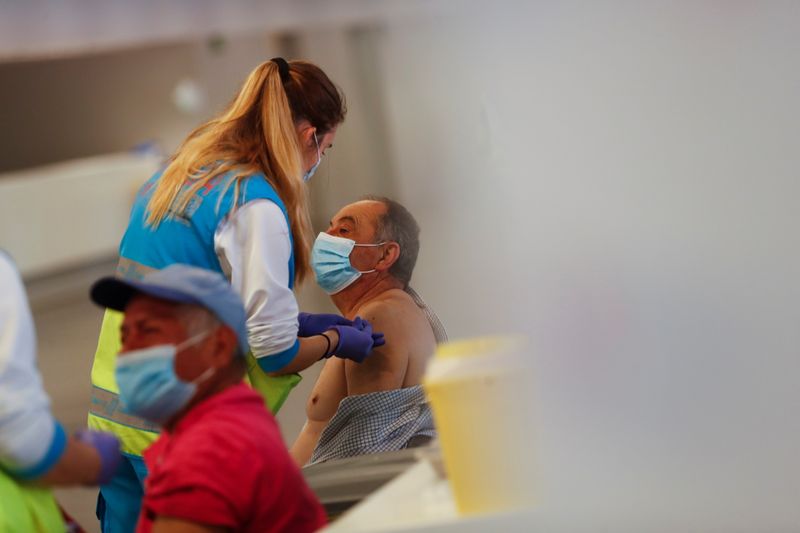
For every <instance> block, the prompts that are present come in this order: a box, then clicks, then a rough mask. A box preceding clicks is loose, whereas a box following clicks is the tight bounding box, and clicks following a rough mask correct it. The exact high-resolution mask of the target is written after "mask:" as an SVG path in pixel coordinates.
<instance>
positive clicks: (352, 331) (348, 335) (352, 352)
mask: <svg viewBox="0 0 800 533" xmlns="http://www.w3.org/2000/svg"><path fill="white" fill-rule="evenodd" d="M328 329H335V330H336V332H337V333H338V334H339V344H337V345H336V348H335V349H334V350H333V353H332V354H331V355H335V356H336V357H341V358H342V359H350V360H352V361H355V362H356V363H361V362H363V361H364V359H366V358H367V357H368V356H369V354H371V353H372V349H373V348H377V347H378V346H383V345H384V344H386V341H385V340H384V338H383V333H373V332H372V324H370V323H369V322H368V321H366V320H364V319H362V318H361V317H356V319H355V320H353V325H352V326H334V327H332V328H328Z"/></svg>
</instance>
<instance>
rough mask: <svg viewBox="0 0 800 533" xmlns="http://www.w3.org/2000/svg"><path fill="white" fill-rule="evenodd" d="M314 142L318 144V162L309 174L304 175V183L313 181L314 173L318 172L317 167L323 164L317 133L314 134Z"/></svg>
mask: <svg viewBox="0 0 800 533" xmlns="http://www.w3.org/2000/svg"><path fill="white" fill-rule="evenodd" d="M314 142H315V143H317V162H316V163H314V166H313V167H311V168H310V169H309V170H308V172H306V173H305V174H304V175H303V181H308V180H310V179H311V176H313V175H314V172H316V171H317V167H319V164H320V163H322V153H320V151H319V141H318V140H317V132H314Z"/></svg>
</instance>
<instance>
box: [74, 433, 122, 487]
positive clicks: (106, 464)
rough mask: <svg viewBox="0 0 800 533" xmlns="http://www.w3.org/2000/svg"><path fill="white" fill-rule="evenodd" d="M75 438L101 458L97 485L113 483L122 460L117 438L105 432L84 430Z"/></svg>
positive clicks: (76, 434)
mask: <svg viewBox="0 0 800 533" xmlns="http://www.w3.org/2000/svg"><path fill="white" fill-rule="evenodd" d="M75 438H76V439H78V440H79V441H81V442H83V443H84V444H88V445H89V446H91V447H92V448H94V449H95V450H97V454H98V455H99V456H100V475H98V476H97V484H98V485H105V484H106V483H108V482H109V481H111V478H113V477H114V473H116V471H117V466H119V461H120V459H121V458H122V456H121V455H120V453H119V440H118V439H117V437H115V436H114V435H112V434H111V433H106V432H104V431H92V430H91V429H82V430H80V431H78V432H77V433H75Z"/></svg>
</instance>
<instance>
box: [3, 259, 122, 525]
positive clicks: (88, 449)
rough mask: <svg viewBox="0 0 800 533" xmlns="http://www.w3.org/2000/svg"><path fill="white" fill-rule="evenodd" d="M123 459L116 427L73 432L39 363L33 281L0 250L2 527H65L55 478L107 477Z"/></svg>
mask: <svg viewBox="0 0 800 533" xmlns="http://www.w3.org/2000/svg"><path fill="white" fill-rule="evenodd" d="M119 461H120V454H119V441H117V438H116V437H114V436H113V435H111V434H110V433H99V432H95V431H89V430H82V431H79V432H78V433H76V434H75V435H73V436H71V437H68V436H67V434H66V432H65V431H64V428H63V427H62V426H61V424H59V422H58V421H57V420H56V419H55V418H54V417H53V414H52V412H51V411H50V400H49V399H48V397H47V393H46V392H45V391H44V389H43V388H42V380H41V377H40V376H39V372H38V371H37V369H36V332H35V331H34V328H33V317H32V316H31V311H30V308H29V306H28V299H27V297H26V296H25V288H24V287H23V285H22V280H21V279H20V277H19V273H18V272H17V269H16V267H15V266H14V263H13V262H12V261H11V258H10V257H8V256H7V255H5V254H4V253H3V251H2V250H0V531H2V532H3V533H15V532H21V533H31V532H36V531H42V532H49V531H64V529H65V527H66V526H65V524H64V521H63V519H62V516H61V512H60V511H59V509H58V506H57V505H56V502H55V500H54V499H53V496H52V494H51V493H50V491H49V490H48V489H47V488H46V487H47V486H56V485H61V486H66V485H96V484H98V483H106V482H108V480H109V479H110V478H111V476H112V475H113V473H114V471H115V470H116V468H117V465H118V464H119Z"/></svg>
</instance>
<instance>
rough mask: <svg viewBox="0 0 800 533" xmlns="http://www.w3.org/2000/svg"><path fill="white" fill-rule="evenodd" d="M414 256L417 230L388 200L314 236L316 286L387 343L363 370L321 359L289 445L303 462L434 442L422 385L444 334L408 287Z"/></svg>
mask: <svg viewBox="0 0 800 533" xmlns="http://www.w3.org/2000/svg"><path fill="white" fill-rule="evenodd" d="M418 253H419V226H418V225H417V223H416V221H415V220H414V218H413V217H412V216H411V214H410V213H409V212H408V211H407V210H406V209H405V208H404V207H403V206H402V205H400V204H399V203H397V202H395V201H393V200H390V199H388V198H370V199H367V200H363V201H360V202H356V203H354V204H350V205H348V206H345V207H344V208H342V210H341V211H339V212H338V213H337V214H336V216H335V217H334V218H333V220H332V221H331V223H330V227H329V228H328V230H327V232H326V233H320V235H319V237H318V238H317V241H316V242H315V244H314V249H313V251H312V259H311V262H312V268H313V269H314V274H315V275H316V278H317V283H318V284H319V285H320V287H322V289H324V290H325V291H326V292H327V293H328V294H330V296H331V300H332V301H333V303H334V304H335V305H336V307H337V308H338V309H339V311H340V312H341V313H342V315H344V316H345V317H346V318H348V319H351V320H358V318H357V317H363V318H365V319H367V320H368V321H369V322H370V323H371V324H372V325H373V327H374V328H375V330H376V331H381V332H383V334H384V336H385V339H386V344H385V345H384V346H382V347H379V348H375V349H373V351H372V354H371V355H370V356H369V358H367V359H366V360H365V361H364V362H363V363H360V364H358V363H355V362H353V361H345V360H343V359H338V358H332V359H329V360H328V361H326V362H325V367H324V368H323V369H322V373H321V374H320V377H319V380H318V381H317V383H316V385H315V387H314V390H313V391H312V393H311V397H310V398H309V401H308V404H307V406H306V414H307V417H308V420H307V422H306V424H305V426H304V427H303V430H302V431H301V433H300V435H299V437H298V438H297V440H296V441H295V443H294V445H293V446H292V450H291V454H292V457H293V458H294V459H295V461H296V462H297V463H298V464H299V465H305V464H307V463H309V462H310V463H311V464H313V463H318V462H322V461H327V460H330V459H336V458H341V457H350V456H355V455H363V454H368V453H375V452H382V451H391V450H399V449H402V448H406V447H409V446H417V445H422V444H425V443H427V442H428V441H429V440H430V439H431V438H433V436H435V429H434V426H433V419H432V416H431V412H430V407H429V406H428V403H427V401H426V399H425V395H424V393H423V391H422V387H421V386H420V381H421V379H422V375H423V372H424V370H425V365H426V363H427V361H428V359H429V358H430V356H431V355H432V354H433V351H434V349H435V347H436V343H437V342H442V341H444V340H446V335H445V333H444V328H442V326H441V323H440V322H439V320H438V318H436V315H435V314H434V313H433V312H432V311H431V310H430V309H428V308H427V307H426V306H425V304H424V303H423V302H422V300H421V299H420V298H419V296H418V295H417V294H416V293H415V292H414V291H413V290H412V289H411V288H410V287H409V285H408V283H409V281H410V279H411V274H412V272H413V270H414V265H415V264H416V261H417V255H418ZM301 320H302V317H301Z"/></svg>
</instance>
